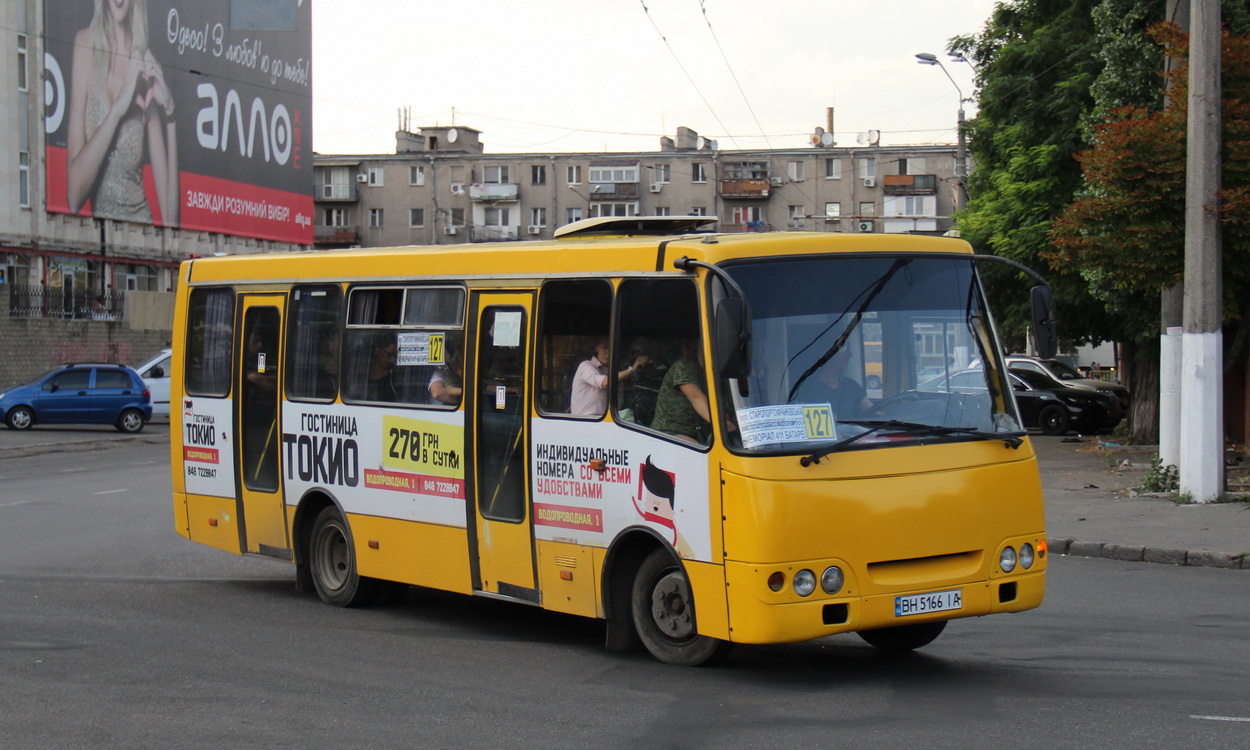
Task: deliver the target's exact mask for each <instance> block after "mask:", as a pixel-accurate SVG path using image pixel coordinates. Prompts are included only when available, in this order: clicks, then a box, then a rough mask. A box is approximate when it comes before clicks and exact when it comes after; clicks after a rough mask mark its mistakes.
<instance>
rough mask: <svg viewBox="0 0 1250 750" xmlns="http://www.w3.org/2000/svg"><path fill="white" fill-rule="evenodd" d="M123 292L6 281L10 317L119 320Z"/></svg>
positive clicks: (122, 304) (122, 311)
mask: <svg viewBox="0 0 1250 750" xmlns="http://www.w3.org/2000/svg"><path fill="white" fill-rule="evenodd" d="M125 302H126V293H125V292H122V291H117V290H113V289H109V290H106V291H104V292H98V291H96V292H88V291H84V290H81V289H66V288H64V287H49V286H20V285H17V284H10V285H9V317H10V318H54V319H62V320H106V321H107V320H121V319H122V317H123V315H124V312H125V309H126V305H125Z"/></svg>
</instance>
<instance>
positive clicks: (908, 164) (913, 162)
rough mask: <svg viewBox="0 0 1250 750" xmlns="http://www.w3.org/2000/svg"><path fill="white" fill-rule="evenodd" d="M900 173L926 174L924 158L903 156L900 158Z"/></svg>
mask: <svg viewBox="0 0 1250 750" xmlns="http://www.w3.org/2000/svg"><path fill="white" fill-rule="evenodd" d="M898 173H899V174H924V159H916V158H903V159H899V160H898Z"/></svg>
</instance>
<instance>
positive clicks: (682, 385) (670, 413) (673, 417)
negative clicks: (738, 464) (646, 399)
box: [651, 338, 712, 443]
mask: <svg viewBox="0 0 1250 750" xmlns="http://www.w3.org/2000/svg"><path fill="white" fill-rule="evenodd" d="M705 383H706V381H705V380H704V377H703V348H702V347H701V346H700V345H699V340H698V339H697V338H696V339H687V340H686V341H684V342H683V343H682V353H681V357H679V358H678V359H677V361H676V362H674V363H673V365H672V366H671V367H669V368H668V372H667V373H665V375H664V381H663V382H662V383H661V384H660V394H659V396H658V397H657V398H656V401H655V419H653V420H652V421H651V427H653V428H654V429H657V430H659V431H661V432H667V433H669V434H670V435H676V436H677V437H680V438H683V439H685V440H690V441H692V442H696V443H706V442H707V441H708V438H709V437H710V436H711V432H712V425H711V419H712V416H711V408H710V406H709V404H708V400H707V387H706V385H705Z"/></svg>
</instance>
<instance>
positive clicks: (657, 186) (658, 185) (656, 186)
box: [651, 182, 664, 193]
mask: <svg viewBox="0 0 1250 750" xmlns="http://www.w3.org/2000/svg"><path fill="white" fill-rule="evenodd" d="M663 189H664V183H662V182H653V183H651V192H653V193H658V192H660V191H661V190H663Z"/></svg>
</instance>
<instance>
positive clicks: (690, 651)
mask: <svg viewBox="0 0 1250 750" xmlns="http://www.w3.org/2000/svg"><path fill="white" fill-rule="evenodd" d="M632 602H633V607H632V609H633V616H634V627H635V628H636V629H637V630H638V637H639V638H641V639H642V642H643V645H645V646H646V647H647V650H648V651H650V652H651V655H652V656H654V657H655V658H657V659H659V660H660V661H662V662H664V663H666V664H676V665H678V666H683V667H695V666H698V665H700V664H707V663H708V662H711V661H715V660H716V659H719V658H720V657H722V656H724V655H725V654H726V653H727V652H728V651H729V648H730V646H731V645H732V644H730V643H728V642H726V641H722V640H719V639H717V638H711V637H709V636H706V635H699V634H698V633H697V632H696V631H695V620H694V598H693V597H692V596H691V594H690V582H689V581H687V580H686V574H685V572H684V571H683V570H682V568H681V566H680V565H678V564H677V562H676V561H675V560H674V559H673V557H672V556H671V555H669V553H668V552H667V551H665V550H662V549H658V550H656V551H654V552H652V553H651V554H650V555H648V556H647V558H646V559H645V560H643V562H642V565H641V566H640V567H639V568H638V574H637V576H635V578H634V590H633V599H632Z"/></svg>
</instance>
